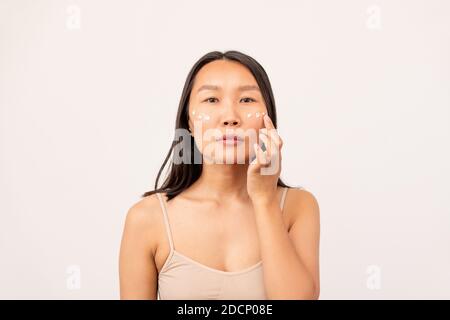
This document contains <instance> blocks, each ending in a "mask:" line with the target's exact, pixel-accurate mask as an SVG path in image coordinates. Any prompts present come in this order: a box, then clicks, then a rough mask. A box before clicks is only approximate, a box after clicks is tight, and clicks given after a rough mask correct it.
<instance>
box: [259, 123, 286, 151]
mask: <svg viewBox="0 0 450 320" xmlns="http://www.w3.org/2000/svg"><path fill="white" fill-rule="evenodd" d="M260 131H261V132H263V133H265V134H266V135H267V136H269V137H270V139H271V140H272V141H273V143H274V144H275V145H276V146H277V147H278V149H281V147H282V146H283V141H282V140H281V137H280V136H279V135H278V132H277V129H267V128H262V129H260Z"/></svg>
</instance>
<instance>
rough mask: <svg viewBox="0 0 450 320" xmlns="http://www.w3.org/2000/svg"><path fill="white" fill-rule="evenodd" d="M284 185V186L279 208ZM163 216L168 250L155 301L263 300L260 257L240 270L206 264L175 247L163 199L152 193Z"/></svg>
mask: <svg viewBox="0 0 450 320" xmlns="http://www.w3.org/2000/svg"><path fill="white" fill-rule="evenodd" d="M287 190H288V188H284V190H283V193H282V196H281V201H280V207H281V210H283V206H284V199H285V198H286V193H287ZM156 195H157V196H158V199H159V203H160V205H161V209H162V213H163V216H164V224H165V229H166V233H167V237H168V239H169V245H170V253H169V255H168V257H167V259H166V261H165V263H164V265H163V267H162V268H161V271H160V272H159V275H158V297H157V299H158V300H181V299H185V300H207V299H218V300H244V299H247V300H265V299H267V298H266V293H265V289H264V281H263V268H262V260H261V261H259V262H258V263H256V264H255V265H253V266H250V267H248V268H245V269H243V270H240V271H222V270H218V269H214V268H211V267H208V266H206V265H204V264H202V263H200V262H197V261H195V260H193V259H191V258H189V257H187V256H185V255H183V254H182V253H180V252H178V251H177V250H175V248H174V245H173V240H172V233H171V229H170V224H169V218H168V215H167V208H166V204H165V201H164V200H163V199H162V196H161V194H160V193H156Z"/></svg>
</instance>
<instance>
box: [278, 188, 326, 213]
mask: <svg viewBox="0 0 450 320" xmlns="http://www.w3.org/2000/svg"><path fill="white" fill-rule="evenodd" d="M286 203H287V205H286V207H287V208H288V210H289V211H291V213H292V215H293V216H294V219H297V218H299V217H300V216H303V217H304V216H310V217H315V218H318V217H319V214H320V208H319V202H318V201H317V198H316V197H315V196H314V194H312V192H310V191H309V190H307V189H305V188H299V187H293V188H289V191H288V193H287V196H286Z"/></svg>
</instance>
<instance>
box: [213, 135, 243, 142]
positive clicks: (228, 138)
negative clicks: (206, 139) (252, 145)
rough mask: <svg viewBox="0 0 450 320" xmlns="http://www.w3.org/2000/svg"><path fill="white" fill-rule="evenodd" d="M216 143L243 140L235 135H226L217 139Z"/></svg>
mask: <svg viewBox="0 0 450 320" xmlns="http://www.w3.org/2000/svg"><path fill="white" fill-rule="evenodd" d="M216 141H224V142H228V141H230V142H231V141H243V139H242V138H241V137H240V136H238V135H235V134H224V135H223V136H222V137H220V138H217V140H216Z"/></svg>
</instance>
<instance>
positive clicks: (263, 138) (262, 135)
mask: <svg viewBox="0 0 450 320" xmlns="http://www.w3.org/2000/svg"><path fill="white" fill-rule="evenodd" d="M259 139H260V140H261V141H262V142H263V143H264V146H265V147H266V150H265V153H266V155H267V157H268V158H269V159H270V157H271V154H272V149H273V147H274V145H273V142H272V141H271V139H270V138H269V137H268V136H267V134H266V133H265V132H261V133H260V134H259ZM275 147H276V146H275Z"/></svg>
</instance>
